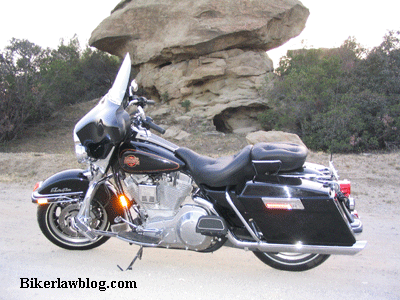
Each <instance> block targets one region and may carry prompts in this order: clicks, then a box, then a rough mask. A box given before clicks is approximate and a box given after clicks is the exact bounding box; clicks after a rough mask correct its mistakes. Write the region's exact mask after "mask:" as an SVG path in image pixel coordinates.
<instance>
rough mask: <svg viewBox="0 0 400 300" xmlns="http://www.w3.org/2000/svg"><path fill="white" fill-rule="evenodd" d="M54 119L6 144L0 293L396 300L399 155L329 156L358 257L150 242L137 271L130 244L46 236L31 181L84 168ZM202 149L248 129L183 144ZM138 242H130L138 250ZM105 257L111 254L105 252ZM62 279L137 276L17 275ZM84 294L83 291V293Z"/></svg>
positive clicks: (234, 142)
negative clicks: (285, 257) (350, 202)
mask: <svg viewBox="0 0 400 300" xmlns="http://www.w3.org/2000/svg"><path fill="white" fill-rule="evenodd" d="M57 122H64V123H65V124H68V125H69V126H67V128H62V129H57V128H56V129H55V126H54V125H55V124H53V125H52V124H46V126H44V125H43V127H42V129H44V130H39V129H38V128H40V126H39V127H32V128H30V129H29V130H27V132H26V135H27V136H30V139H21V140H16V141H14V142H13V143H11V144H8V145H3V146H2V147H1V148H0V204H1V206H2V210H1V212H0V216H1V217H0V225H1V226H2V233H1V235H0V236H1V238H0V269H1V270H2V271H1V272H0V291H2V292H1V293H0V299H23V298H25V299H26V298H27V297H29V298H30V299H59V298H60V297H63V298H65V299H72V298H75V296H77V297H78V296H81V295H83V296H87V297H89V298H90V299H91V298H94V297H96V298H97V299H106V298H107V299H109V298H116V297H117V296H121V297H122V299H144V297H146V298H148V299H217V298H218V299H236V298H239V299H266V298H270V299H321V298H324V299H339V298H344V297H346V298H359V299H374V300H375V299H399V297H400V296H399V295H400V284H399V270H400V254H399V250H400V236H399V230H400V220H399V215H400V201H399V199H398V198H399V197H398V194H399V190H400V188H399V187H400V176H399V175H400V155H399V154H400V153H399V152H395V153H389V154H383V153H365V154H357V155H342V154H336V155H334V156H333V161H334V164H335V166H336V168H337V169H338V170H339V175H341V178H342V179H349V180H351V182H352V194H353V196H354V197H355V198H356V201H357V203H356V204H357V205H356V207H357V210H358V211H359V214H360V216H361V219H362V220H363V223H364V232H363V233H362V235H361V236H360V237H359V238H358V239H360V240H367V241H368V245H367V247H366V249H364V250H363V251H362V252H360V253H359V254H357V255H356V256H336V257H332V258H330V259H328V261H327V262H325V263H324V264H323V265H321V266H319V267H318V268H316V269H314V270H311V271H308V272H304V273H288V272H280V271H276V270H273V269H271V268H268V267H267V266H265V265H263V264H262V263H261V262H259V261H258V260H257V259H256V258H255V257H254V256H253V255H251V253H247V252H244V251H240V250H235V249H229V248H226V249H225V248H223V249H221V250H220V251H217V252H216V253H215V254H212V255H211V254H210V255H208V256H205V255H204V254H198V253H193V252H187V251H183V252H182V251H181V252H180V251H170V250H162V249H161V250H160V249H148V250H146V251H145V254H144V259H143V260H142V261H140V262H138V263H136V269H134V270H133V271H132V272H131V273H129V272H127V273H123V272H120V271H117V269H116V264H121V263H122V264H124V263H125V264H128V263H129V261H130V259H131V258H132V256H133V254H134V252H135V251H136V250H137V247H136V246H133V247H134V249H133V248H131V247H130V246H129V245H128V244H126V243H123V242H121V241H118V240H117V241H115V240H112V241H110V242H107V243H106V244H105V245H103V246H101V247H99V248H98V249H95V250H92V251H86V252H84V251H82V252H79V251H67V250H63V249H60V248H58V247H56V246H54V245H53V244H51V243H50V242H48V241H47V240H46V239H45V237H43V235H42V234H41V232H40V230H39V228H38V226H37V224H36V216H35V211H36V207H35V205H34V204H32V203H31V201H30V191H31V188H32V187H33V185H34V184H35V183H36V182H37V181H39V180H43V179H45V178H46V177H48V176H50V175H52V174H53V173H55V172H58V171H61V170H64V169H68V168H76V167H84V166H80V165H79V164H78V163H76V161H75V156H74V153H73V142H72V133H71V132H72V126H71V124H75V122H76V117H75V116H73V114H71V115H69V114H68V111H67V112H66V113H65V114H64V115H63V116H62V117H60V118H58V120H57ZM179 144H181V145H184V146H188V147H190V148H192V149H194V150H196V151H198V152H200V153H202V154H208V155H212V156H218V155H224V154H226V153H233V152H236V151H238V150H240V149H241V148H242V147H243V146H244V145H245V144H246V142H245V139H244V136H237V135H229V134H228V135H223V134H220V133H216V132H213V133H212V134H210V133H209V132H198V133H197V134H193V135H192V138H191V139H189V140H187V141H184V142H182V143H179ZM328 160H329V155H328V154H325V153H310V154H309V156H308V159H307V161H310V162H316V163H322V164H327V163H328ZM132 249H133V250H132ZM104 258H107V259H104ZM34 277H35V278H39V279H41V280H53V279H56V278H59V277H61V278H62V279H68V278H78V277H82V278H91V279H98V280H126V279H127V278H130V279H134V280H136V281H137V284H138V288H137V289H135V290H131V291H128V290H126V289H125V290H123V289H118V290H108V291H106V292H100V291H99V290H98V289H89V290H88V289H85V290H82V289H78V290H68V289H67V290H54V289H50V290H49V289H47V290H46V289H36V290H29V289H23V288H21V287H20V280H21V278H34ZM81 293H82V294H81Z"/></svg>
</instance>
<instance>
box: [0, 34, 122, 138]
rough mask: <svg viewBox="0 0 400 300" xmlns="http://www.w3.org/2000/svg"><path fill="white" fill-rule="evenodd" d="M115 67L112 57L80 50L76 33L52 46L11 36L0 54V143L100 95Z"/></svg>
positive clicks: (103, 91)
mask: <svg viewBox="0 0 400 300" xmlns="http://www.w3.org/2000/svg"><path fill="white" fill-rule="evenodd" d="M118 67H119V60H118V59H117V58H116V57H112V56H110V55H108V54H105V53H103V52H100V51H97V50H96V51H93V50H92V49H90V48H86V49H85V50H84V51H83V52H82V50H81V49H80V46H79V43H78V39H77V37H74V38H73V39H71V40H70V41H69V43H68V44H65V43H64V41H61V43H60V45H59V46H58V48H57V49H54V50H51V49H43V48H41V47H40V46H38V45H35V44H34V43H31V42H29V41H28V40H18V39H12V40H11V42H10V45H8V46H7V47H6V48H5V50H4V51H2V52H1V53H0V142H2V141H7V140H11V139H13V138H15V137H16V136H17V135H18V134H19V133H20V132H21V131H22V129H23V128H24V127H25V126H27V125H28V124H30V123H33V122H36V121H38V120H42V119H45V118H48V117H49V115H51V114H52V112H54V111H55V110H59V109H60V108H62V106H65V105H68V104H73V103H77V102H81V101H87V100H91V99H94V98H97V97H100V96H102V95H103V94H104V93H105V92H106V91H107V90H108V89H109V88H110V87H111V85H112V82H113V79H114V77H115V74H116V72H117V70H118Z"/></svg>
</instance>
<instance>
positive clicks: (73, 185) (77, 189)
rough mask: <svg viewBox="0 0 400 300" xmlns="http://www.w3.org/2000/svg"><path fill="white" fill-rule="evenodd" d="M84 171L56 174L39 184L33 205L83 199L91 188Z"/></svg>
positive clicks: (34, 193)
mask: <svg viewBox="0 0 400 300" xmlns="http://www.w3.org/2000/svg"><path fill="white" fill-rule="evenodd" d="M84 172H85V171H84V170H80V169H74V170H66V171H62V172H59V173H56V174H54V175H52V176H50V177H49V178H47V179H46V180H45V181H43V182H41V183H40V184H39V187H38V188H37V189H36V190H35V191H34V192H33V193H32V202H33V203H38V200H39V203H43V200H44V199H47V201H46V203H53V202H66V201H71V200H72V199H74V201H76V200H78V199H82V198H81V197H84V196H85V194H86V192H87V189H88V187H89V179H88V178H87V177H86V176H85V175H84Z"/></svg>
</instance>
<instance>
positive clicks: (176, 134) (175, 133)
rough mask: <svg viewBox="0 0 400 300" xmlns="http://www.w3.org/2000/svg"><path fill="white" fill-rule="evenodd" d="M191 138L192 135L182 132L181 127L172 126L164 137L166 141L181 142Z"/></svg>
mask: <svg viewBox="0 0 400 300" xmlns="http://www.w3.org/2000/svg"><path fill="white" fill-rule="evenodd" d="M189 136H190V133H188V132H186V131H184V130H182V129H181V128H180V127H179V126H171V127H169V128H168V129H167V130H166V132H165V134H164V136H163V137H164V138H166V139H168V138H172V139H175V140H178V141H181V140H184V139H186V138H187V137H189Z"/></svg>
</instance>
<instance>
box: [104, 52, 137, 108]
mask: <svg viewBox="0 0 400 300" xmlns="http://www.w3.org/2000/svg"><path fill="white" fill-rule="evenodd" d="M131 68H132V65H131V58H130V56H129V53H127V54H126V56H125V59H124V61H123V62H122V65H121V67H120V69H119V71H118V74H117V77H116V78H115V81H114V84H113V86H112V87H111V89H110V90H109V91H108V93H107V95H106V96H105V97H106V99H107V100H108V101H110V102H112V103H114V104H117V105H121V103H122V101H123V100H124V96H125V92H126V87H127V86H128V82H129V77H130V75H131Z"/></svg>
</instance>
